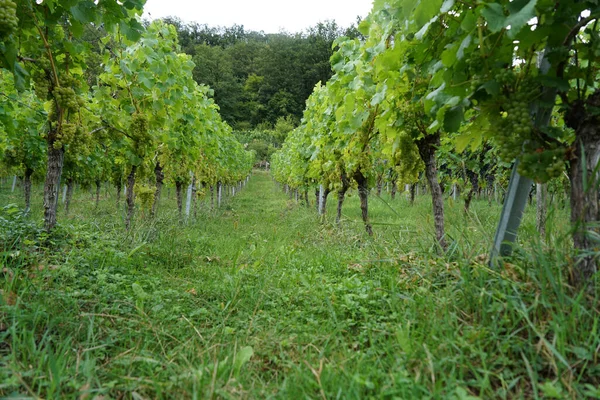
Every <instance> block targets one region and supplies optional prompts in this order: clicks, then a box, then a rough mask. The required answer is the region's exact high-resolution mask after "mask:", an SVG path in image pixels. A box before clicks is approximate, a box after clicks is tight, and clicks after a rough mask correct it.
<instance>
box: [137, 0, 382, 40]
mask: <svg viewBox="0 0 600 400" xmlns="http://www.w3.org/2000/svg"><path fill="white" fill-rule="evenodd" d="M372 3H373V1H372V0H294V1H290V0H147V1H146V6H145V7H144V10H145V13H144V16H145V17H150V18H151V19H155V18H162V17H168V16H176V17H179V18H180V19H181V20H183V21H185V22H198V23H200V24H208V25H210V26H217V25H219V26H231V25H233V24H238V25H244V28H245V29H246V30H252V31H265V33H277V32H279V31H280V30H282V29H284V30H286V31H288V32H299V31H301V30H304V29H306V28H308V27H309V26H313V25H315V24H316V23H318V22H320V21H325V20H328V19H329V20H332V19H334V20H335V21H336V22H337V23H338V25H340V26H343V27H346V26H349V25H350V24H351V23H353V22H355V21H356V17H357V16H358V15H360V16H362V17H365V16H366V15H367V14H368V13H369V11H370V10H371V5H372Z"/></svg>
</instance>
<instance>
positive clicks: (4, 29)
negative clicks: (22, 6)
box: [0, 0, 19, 38]
mask: <svg viewBox="0 0 600 400" xmlns="http://www.w3.org/2000/svg"><path fill="white" fill-rule="evenodd" d="M18 26H19V19H18V18H17V4H16V3H15V2H14V1H13V0H0V38H1V37H7V36H10V35H11V34H12V33H14V32H15V31H16V30H17V27H18Z"/></svg>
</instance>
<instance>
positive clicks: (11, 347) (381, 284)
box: [0, 173, 600, 400]
mask: <svg viewBox="0 0 600 400" xmlns="http://www.w3.org/2000/svg"><path fill="white" fill-rule="evenodd" d="M2 196H4V197H2ZM165 197H167V198H165V199H164V200H165V201H164V202H163V204H161V212H162V214H161V215H160V217H159V218H158V220H156V221H147V220H144V221H141V222H139V223H138V226H137V227H136V228H135V229H134V231H133V233H131V234H125V233H124V232H123V230H122V221H121V217H120V216H118V215H116V214H115V212H114V204H113V202H112V201H108V200H105V201H103V202H102V204H103V205H102V207H101V208H100V209H99V210H97V211H92V210H90V207H92V206H91V205H90V201H89V195H87V194H85V193H83V194H80V195H79V197H77V198H76V199H75V202H74V204H73V214H72V216H70V217H68V218H66V217H62V221H63V227H62V228H60V229H59V230H58V231H57V233H56V234H55V235H54V236H53V237H51V238H45V237H44V235H43V234H40V233H39V231H37V228H36V225H35V224H31V223H30V222H28V221H27V220H19V219H18V218H17V219H15V220H14V221H13V220H11V221H13V222H11V224H12V225H6V226H8V227H9V228H10V229H5V230H4V231H2V232H4V233H3V235H4V236H3V238H4V239H3V242H2V246H3V249H4V250H3V252H2V257H3V258H2V260H3V262H4V265H5V267H6V268H7V271H9V270H10V273H5V279H4V281H2V282H1V283H0V288H2V302H1V303H0V397H2V396H9V395H13V394H14V395H21V396H29V397H31V398H38V397H39V398H50V399H51V398H57V399H58V398H61V399H62V398H73V399H75V398H79V399H93V398H96V399H98V400H101V399H109V398H116V399H120V398H125V399H136V400H137V399H154V398H173V399H188V398H189V399H197V398H226V399H238V398H241V399H246V398H248V399H264V398H277V399H307V398H315V399H319V398H320V399H325V398H326V399H334V398H340V399H365V398H402V399H412V398H452V399H466V398H473V397H468V396H481V398H523V397H525V398H529V397H535V396H534V394H535V393H537V391H538V383H539V384H542V383H544V384H546V383H548V382H550V383H548V384H551V385H555V386H556V387H557V390H558V391H559V392H560V391H565V392H560V393H567V392H566V391H567V390H568V391H570V390H573V392H572V393H575V394H582V393H584V392H583V390H584V389H585V386H584V383H586V382H588V381H589V382H594V379H597V376H598V375H600V371H595V370H594V371H592V370H590V369H587V370H586V369H584V370H582V371H579V372H578V374H579V375H573V374H574V372H573V371H574V369H572V370H570V371H569V370H568V369H566V367H565V366H564V365H562V363H561V360H564V359H565V357H566V358H568V359H569V360H570V362H571V363H572V364H573V365H583V364H576V361H577V360H574V359H572V357H575V356H573V355H571V356H569V354H571V353H569V350H568V349H569V348H571V347H577V349H579V350H577V351H579V352H582V351H584V350H585V351H588V350H590V351H593V349H595V348H596V347H597V346H598V345H600V343H597V342H598V337H599V335H595V336H594V338H595V339H592V340H590V339H589V337H591V336H589V335H587V334H586V333H585V332H586V329H581V330H580V332H581V333H578V334H573V333H567V332H571V328H570V327H573V326H587V327H588V328H589V329H587V331H588V332H590V330H592V329H596V328H592V327H593V326H596V327H597V326H598V315H597V313H589V312H588V311H587V310H586V309H585V307H582V306H581V305H579V304H578V303H577V302H575V303H574V302H573V301H571V302H569V301H566V300H565V298H564V297H561V299H562V300H561V301H558V300H557V299H556V298H554V297H553V296H559V295H560V296H564V294H561V293H558V294H557V293H555V292H553V291H552V290H549V291H548V292H545V291H543V290H542V291H541V292H535V291H532V289H531V288H532V287H538V288H539V287H544V285H545V284H550V283H548V281H543V282H542V281H537V282H535V281H534V284H532V279H538V278H539V277H535V276H529V277H528V276H527V273H528V272H527V271H535V269H534V268H532V269H525V268H524V267H523V268H522V269H519V268H517V267H513V269H512V270H511V271H510V273H511V275H509V276H504V275H500V274H498V273H495V272H493V271H491V272H490V271H488V270H487V269H486V268H485V267H484V266H483V265H482V264H481V263H477V262H474V261H473V256H475V255H477V254H479V252H481V251H482V249H485V247H486V244H485V242H482V241H481V239H482V232H486V234H487V229H488V226H492V225H493V224H494V220H493V217H489V216H488V214H484V213H483V212H482V213H481V214H480V215H479V216H478V217H477V221H476V222H477V223H476V224H474V222H473V221H470V220H466V219H465V217H464V216H463V215H462V213H461V211H460V207H458V206H457V207H455V208H452V205H450V206H449V209H448V214H449V217H448V219H449V221H450V228H449V231H450V232H454V233H452V234H453V235H454V236H455V244H454V246H455V250H454V253H452V254H450V255H449V256H447V257H446V258H440V257H439V256H437V255H436V254H435V251H432V246H431V243H432V242H431V240H430V238H431V230H430V229H431V228H430V227H429V225H430V224H428V223H427V221H426V215H427V211H428V208H429V204H428V202H427V201H426V200H423V201H422V202H421V203H418V204H417V205H416V206H415V207H413V208H410V207H407V206H406V205H405V204H403V203H402V202H403V201H404V200H402V199H397V200H396V203H394V204H393V207H394V209H392V208H391V207H389V206H388V205H386V204H383V203H382V202H379V203H378V202H377V201H372V210H373V220H374V221H375V222H376V223H380V225H375V226H376V234H377V238H376V240H372V239H370V238H368V237H367V236H366V235H365V234H364V233H363V231H362V226H361V223H360V221H359V219H358V215H359V208H358V201H357V199H356V198H355V197H354V198H351V199H349V204H348V206H347V208H346V214H345V221H344V224H343V226H342V228H341V229H338V228H336V227H334V226H332V225H331V224H328V223H326V224H319V223H318V221H317V218H316V216H315V212H314V210H312V209H307V208H305V207H303V206H301V205H298V204H296V202H295V201H292V200H289V199H288V198H287V197H286V196H285V195H284V194H283V193H281V191H278V190H277V189H276V187H275V185H274V184H273V182H272V181H271V179H270V177H269V176H268V175H267V174H264V173H257V174H255V175H254V176H253V177H252V178H251V180H250V183H249V184H248V186H247V187H246V188H245V189H244V190H243V191H242V192H241V193H240V194H239V195H238V196H236V197H235V198H233V199H228V200H227V201H226V202H225V204H224V206H223V207H222V208H221V209H220V210H218V212H217V213H216V214H215V215H213V214H211V213H206V212H204V211H205V210H204V209H203V207H202V206H201V207H200V212H199V218H198V219H197V220H196V221H194V222H193V223H191V224H189V225H185V226H183V225H179V224H177V223H174V221H176V220H177V217H176V214H175V213H173V212H171V211H170V210H173V209H175V205H174V201H175V200H174V199H173V198H171V199H168V196H165ZM172 197H173V196H172ZM0 199H2V200H3V201H4V202H6V203H8V202H10V201H14V199H13V198H12V197H10V195H9V197H7V195H6V193H4V194H0ZM331 203H333V200H330V204H329V208H328V213H329V215H330V216H331V215H332V214H333V210H334V208H335V204H331ZM482 203H484V202H482ZM477 207H480V209H485V208H486V207H487V208H489V206H488V205H487V203H485V204H481V205H477V204H474V209H475V210H477ZM36 210H37V211H36ZM40 210H41V207H40V204H37V203H35V204H34V212H38V213H40V212H41V211H40ZM492 211H494V210H492ZM7 215H8V214H7ZM0 216H4V217H6V215H4V214H2V215H0ZM7 218H8V217H7ZM424 221H425V222H424ZM10 235H13V236H10ZM8 237H10V238H13V239H11V240H13V241H10V240H8V239H7V238H8ZM24 238H25V239H24ZM478 238H479V239H478ZM48 240H50V241H51V242H52V246H48V245H47V243H48ZM478 240H479V241H478ZM10 243H18V246H17V247H14V246H13V245H11V244H10ZM457 243H458V244H457ZM10 246H13V247H10ZM556 248H557V249H558V248H559V246H558V245H557V246H556ZM556 257H557V258H556V259H555V260H552V259H547V260H546V261H547V262H548V263H549V264H548V265H554V264H552V263H558V262H560V258H561V256H560V254H558V255H557V256H556ZM552 268H554V266H553V267H552ZM578 301H579V300H578ZM525 315H526V316H527V318H525V317H524V316H525ZM532 321H533V322H532ZM594 321H595V322H594ZM534 324H535V325H534ZM549 330H552V335H554V336H553V337H554V338H555V339H554V340H555V342H554V343H553V344H552V346H553V347H551V348H548V349H547V351H540V349H539V343H542V342H540V335H542V334H543V335H545V334H546V332H549ZM514 332H518V334H515V333H514ZM548 334H549V333H548ZM542 337H543V336H542ZM582 349H583V350H582ZM573 354H575V353H573ZM590 354H591V353H590ZM557 355H560V357H558V356H557ZM569 357H571V358H569ZM524 360H526V361H527V362H524ZM586 365H587V364H586ZM566 373H567V374H571V375H569V376H571V378H570V379H571V381H566V382H568V385H570V386H565V387H566V389H565V387H561V386H560V385H561V384H556V382H558V381H557V380H556V379H555V378H553V376H561V377H564V376H566V375H565V374H566ZM577 376H579V378H577ZM588 376H589V377H591V378H589V379H588V378H586V379H588V381H586V382H583V381H582V382H581V384H580V386H577V384H579V381H580V380H582V378H581V377H588ZM534 380H535V381H537V382H538V383H533V382H534ZM584 381H585V379H584ZM553 382H554V383H553ZM561 382H562V381H561ZM546 389H548V390H551V389H553V388H549V387H546ZM539 390H542V389H539ZM95 396H97V397H95Z"/></svg>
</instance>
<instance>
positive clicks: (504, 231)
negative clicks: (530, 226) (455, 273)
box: [490, 55, 556, 267]
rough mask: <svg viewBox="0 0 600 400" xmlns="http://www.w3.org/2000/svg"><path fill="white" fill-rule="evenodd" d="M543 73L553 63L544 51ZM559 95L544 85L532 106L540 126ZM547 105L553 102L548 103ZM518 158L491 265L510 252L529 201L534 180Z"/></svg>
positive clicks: (505, 201) (541, 61)
mask: <svg viewBox="0 0 600 400" xmlns="http://www.w3.org/2000/svg"><path fill="white" fill-rule="evenodd" d="M538 68H539V69H540V73H542V74H546V73H547V72H548V70H549V69H550V63H549V62H548V60H546V59H545V57H544V56H543V55H542V56H541V57H540V62H539V65H538ZM555 99H556V89H555V88H544V89H543V91H542V95H541V97H540V99H538V102H537V103H535V104H533V105H532V106H531V110H530V112H531V117H532V118H533V124H534V126H535V127H537V128H542V127H545V126H547V125H548V123H549V122H550V117H551V116H552V109H553V108H554V102H555ZM548 105H552V106H550V107H548ZM518 165H519V160H518V159H517V161H516V162H515V164H514V166H513V170H512V173H511V176H510V182H509V184H508V190H507V192H506V197H505V200H504V205H503V206H502V214H501V215H500V222H499V223H498V228H497V230H496V236H495V237H494V246H493V247H492V251H491V253H490V267H496V266H497V265H496V264H497V263H496V259H497V257H498V256H501V257H505V256H508V255H510V254H511V252H512V247H513V246H512V244H513V243H514V242H515V239H516V237H517V231H518V230H519V226H520V225H521V218H522V217H523V211H524V210H525V205H526V204H527V197H528V196H529V190H530V189H531V184H532V181H531V179H529V178H525V177H522V176H521V175H519V173H518V172H517V167H518Z"/></svg>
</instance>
